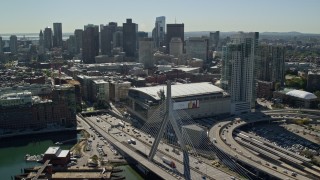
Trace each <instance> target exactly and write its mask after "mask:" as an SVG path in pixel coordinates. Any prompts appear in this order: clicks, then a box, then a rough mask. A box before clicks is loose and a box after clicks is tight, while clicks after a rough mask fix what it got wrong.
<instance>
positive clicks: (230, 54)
mask: <svg viewBox="0 0 320 180" xmlns="http://www.w3.org/2000/svg"><path fill="white" fill-rule="evenodd" d="M258 40H259V33H258V32H255V33H243V32H240V33H238V34H236V35H234V36H233V37H231V43H229V44H227V45H226V46H224V47H223V48H222V77H221V87H222V88H223V89H224V90H226V91H227V92H228V93H230V96H231V113H232V114H238V113H242V112H249V111H250V109H251V108H252V107H254V105H255V88H256V62H257V49H258Z"/></svg>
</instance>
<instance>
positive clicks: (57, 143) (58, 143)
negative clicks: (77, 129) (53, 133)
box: [54, 142, 63, 145]
mask: <svg viewBox="0 0 320 180" xmlns="http://www.w3.org/2000/svg"><path fill="white" fill-rule="evenodd" d="M54 144H55V145H62V144H63V143H62V142H56V143H54Z"/></svg>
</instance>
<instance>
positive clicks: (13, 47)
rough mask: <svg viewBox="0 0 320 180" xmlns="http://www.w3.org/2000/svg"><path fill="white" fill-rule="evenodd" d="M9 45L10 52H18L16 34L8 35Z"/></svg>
mask: <svg viewBox="0 0 320 180" xmlns="http://www.w3.org/2000/svg"><path fill="white" fill-rule="evenodd" d="M9 47H10V52H11V53H13V54H15V53H17V52H18V38H17V36H16V35H11V36H10V43H9Z"/></svg>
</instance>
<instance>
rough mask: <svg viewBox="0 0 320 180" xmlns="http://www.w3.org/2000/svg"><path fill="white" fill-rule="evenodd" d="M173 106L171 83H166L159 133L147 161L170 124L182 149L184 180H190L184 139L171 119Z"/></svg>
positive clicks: (150, 158)
mask: <svg viewBox="0 0 320 180" xmlns="http://www.w3.org/2000/svg"><path fill="white" fill-rule="evenodd" d="M172 111H173V106H172V100H171V81H169V80H168V81H167V96H166V108H165V114H164V116H163V120H162V123H161V126H160V130H159V133H158V134H157V136H156V138H155V140H154V143H153V145H152V147H151V150H150V153H149V157H148V159H149V161H152V160H153V158H154V156H155V154H156V151H157V149H158V146H159V143H160V140H161V138H162V137H163V134H164V132H165V129H166V127H167V125H168V123H170V124H171V125H172V127H173V130H174V132H175V134H176V136H177V138H178V140H179V142H180V146H181V149H182V153H183V167H184V168H183V169H184V177H185V179H186V180H191V175H190V165H189V155H188V150H187V147H186V143H185V142H184V139H183V138H182V132H181V130H180V129H179V127H178V124H177V121H176V120H175V118H174V117H173V113H172Z"/></svg>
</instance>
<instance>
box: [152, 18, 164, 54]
mask: <svg viewBox="0 0 320 180" xmlns="http://www.w3.org/2000/svg"><path fill="white" fill-rule="evenodd" d="M165 34H166V17H165V16H160V17H157V18H156V22H155V27H154V29H153V31H152V38H153V40H154V45H155V47H156V48H159V47H161V46H164V45H165V43H164V42H165Z"/></svg>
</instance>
